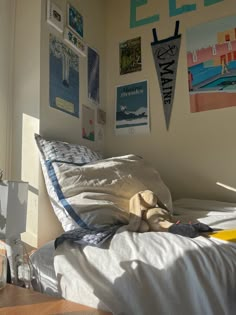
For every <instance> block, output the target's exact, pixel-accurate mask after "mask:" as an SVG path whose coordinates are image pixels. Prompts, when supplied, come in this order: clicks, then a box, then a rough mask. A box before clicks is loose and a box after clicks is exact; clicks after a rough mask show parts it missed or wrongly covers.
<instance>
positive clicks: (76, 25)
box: [67, 3, 84, 37]
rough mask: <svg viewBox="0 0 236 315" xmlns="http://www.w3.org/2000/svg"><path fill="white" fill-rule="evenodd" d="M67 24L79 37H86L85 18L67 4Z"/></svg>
mask: <svg viewBox="0 0 236 315" xmlns="http://www.w3.org/2000/svg"><path fill="white" fill-rule="evenodd" d="M67 24H68V27H69V28H70V29H71V30H72V31H74V32H75V33H76V34H77V35H79V36H80V37H83V36H84V21H83V16H82V15H81V14H80V13H79V11H78V10H77V9H76V8H75V7H73V6H72V5H71V4H70V3H68V4H67Z"/></svg>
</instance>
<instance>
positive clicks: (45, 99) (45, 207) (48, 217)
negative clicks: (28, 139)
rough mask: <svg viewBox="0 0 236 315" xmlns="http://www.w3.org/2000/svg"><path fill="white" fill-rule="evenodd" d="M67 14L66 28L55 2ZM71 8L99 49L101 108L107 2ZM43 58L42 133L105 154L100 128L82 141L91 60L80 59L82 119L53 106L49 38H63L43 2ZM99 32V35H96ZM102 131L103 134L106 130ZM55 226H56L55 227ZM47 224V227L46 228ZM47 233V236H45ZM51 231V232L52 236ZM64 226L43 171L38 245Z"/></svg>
mask: <svg viewBox="0 0 236 315" xmlns="http://www.w3.org/2000/svg"><path fill="white" fill-rule="evenodd" d="M54 3H55V4H57V5H58V6H59V7H60V9H61V10H63V12H64V19H65V21H64V24H66V9H67V7H66V4H67V3H68V1H66V0H58V1H54ZM70 4H71V5H73V6H74V7H76V8H77V9H78V10H79V12H80V13H81V14H82V16H83V19H84V37H83V39H84V41H85V43H86V44H87V45H89V46H90V47H91V48H93V49H96V50H97V52H98V54H99V56H100V106H99V107H100V108H102V109H104V108H105V107H104V104H105V84H106V82H105V36H104V33H105V12H106V10H105V1H104V0H100V1H93V0H81V1H80V0H74V1H73V0H71V1H70ZM41 12H42V14H41V56H40V127H39V132H40V134H41V135H42V136H45V137H47V138H48V139H55V140H57V139H58V140H62V141H68V142H71V143H80V144H82V145H86V146H88V147H90V148H92V149H94V150H96V151H99V152H102V153H103V151H104V139H103V137H98V134H97V133H98V126H97V125H96V126H95V127H96V129H95V132H96V134H95V141H94V142H92V141H89V140H85V139H83V138H82V132H81V130H82V118H81V112H82V111H81V108H82V104H85V105H89V106H91V107H92V108H96V106H94V105H93V104H91V103H90V102H89V100H88V97H87V58H83V57H80V59H79V93H80V94H79V100H80V117H79V118H78V117H74V116H72V115H69V114H66V113H64V112H62V111H60V110H57V109H54V108H52V107H50V106H49V34H50V33H52V34H54V35H56V36H57V37H59V38H62V34H60V33H59V32H57V31H55V29H54V28H53V27H51V26H50V25H49V24H48V23H47V22H46V0H42V1H41ZM95 30H96V31H95ZM100 128H102V133H104V131H103V127H101V126H100ZM52 223H53V224H52ZM45 224H46V226H45ZM45 230H46V231H47V232H45ZM49 230H50V232H49ZM61 232H62V229H61V226H60V224H59V223H58V221H57V219H56V218H55V215H54V213H53V212H52V209H51V205H50V203H49V199H48V196H47V192H46V190H45V184H44V179H43V176H42V172H41V168H40V172H39V211H38V244H39V245H40V244H43V243H45V242H46V241H47V240H48V238H49V237H50V235H51V238H53V237H54V236H55V235H59V234H60V233H61Z"/></svg>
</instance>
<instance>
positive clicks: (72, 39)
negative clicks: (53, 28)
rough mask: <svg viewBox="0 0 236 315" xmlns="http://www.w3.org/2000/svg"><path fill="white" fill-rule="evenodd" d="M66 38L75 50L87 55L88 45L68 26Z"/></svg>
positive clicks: (65, 30) (65, 32)
mask: <svg viewBox="0 0 236 315" xmlns="http://www.w3.org/2000/svg"><path fill="white" fill-rule="evenodd" d="M64 40H65V42H67V43H68V44H69V45H70V46H71V48H73V50H74V51H75V52H76V53H77V54H79V55H81V56H83V57H86V45H85V43H84V42H83V41H82V39H81V38H80V37H79V36H77V35H76V34H75V33H74V32H72V31H71V30H70V29H69V28H68V27H65V29H64Z"/></svg>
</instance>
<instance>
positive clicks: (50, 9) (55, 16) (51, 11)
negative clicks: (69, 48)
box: [47, 0, 64, 33]
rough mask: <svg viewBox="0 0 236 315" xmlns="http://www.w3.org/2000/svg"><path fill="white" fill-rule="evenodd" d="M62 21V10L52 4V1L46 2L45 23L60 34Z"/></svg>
mask: <svg viewBox="0 0 236 315" xmlns="http://www.w3.org/2000/svg"><path fill="white" fill-rule="evenodd" d="M63 20H64V19H63V13H62V10H61V9H60V8H59V7H58V6H57V5H56V4H55V3H53V2H52V0H47V23H48V24H50V25H52V26H53V27H54V28H55V29H57V30H58V31H59V32H60V33H62V32H63V25H64V21H63Z"/></svg>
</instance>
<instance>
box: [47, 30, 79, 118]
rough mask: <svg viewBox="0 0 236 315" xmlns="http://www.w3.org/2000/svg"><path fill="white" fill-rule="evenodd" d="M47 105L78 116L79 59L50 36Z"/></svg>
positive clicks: (60, 42)
mask: <svg viewBox="0 0 236 315" xmlns="http://www.w3.org/2000/svg"><path fill="white" fill-rule="evenodd" d="M49 38H50V41H49V50H50V54H49V105H50V106H51V107H53V108H56V109H59V110H61V111H63V112H65V113H68V114H70V115H73V116H77V117H78V116H79V57H78V56H77V55H76V54H75V53H74V52H73V51H72V50H71V49H70V48H69V47H67V46H66V45H65V44H64V42H62V41H61V40H60V39H59V38H57V37H55V36H54V35H52V34H50V37H49Z"/></svg>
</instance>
